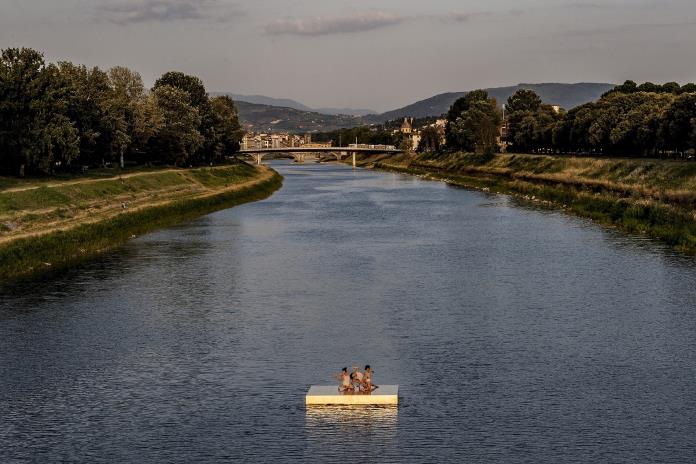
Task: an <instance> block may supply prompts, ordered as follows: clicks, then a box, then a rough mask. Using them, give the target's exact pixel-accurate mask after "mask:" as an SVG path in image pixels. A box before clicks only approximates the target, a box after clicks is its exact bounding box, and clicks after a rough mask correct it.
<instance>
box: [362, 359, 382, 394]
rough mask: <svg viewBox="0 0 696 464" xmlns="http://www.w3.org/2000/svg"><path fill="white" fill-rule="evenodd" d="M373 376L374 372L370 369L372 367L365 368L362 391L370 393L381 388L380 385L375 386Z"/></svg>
mask: <svg viewBox="0 0 696 464" xmlns="http://www.w3.org/2000/svg"><path fill="white" fill-rule="evenodd" d="M372 374H374V371H373V370H372V368H371V367H370V365H369V364H368V365H366V366H365V373H364V374H363V380H362V386H361V390H362V391H363V392H364V393H370V392H371V391H373V390H377V389H378V388H379V386H378V385H373V384H372Z"/></svg>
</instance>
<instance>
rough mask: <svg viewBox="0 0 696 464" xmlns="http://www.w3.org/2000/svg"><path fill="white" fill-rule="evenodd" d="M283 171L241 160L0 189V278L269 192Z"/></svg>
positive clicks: (59, 263)
mask: <svg viewBox="0 0 696 464" xmlns="http://www.w3.org/2000/svg"><path fill="white" fill-rule="evenodd" d="M281 184H282V178H281V176H280V175H278V174H277V173H276V172H275V171H272V170H270V169H267V168H263V167H261V168H255V167H252V166H249V165H247V164H238V165H232V166H221V167H215V168H202V169H166V170H159V171H150V172H140V173H133V174H128V175H124V176H119V177H108V178H96V179H93V178H92V179H83V180H69V181H63V182H56V181H44V182H32V183H31V184H27V185H21V186H16V185H14V186H11V187H10V188H5V189H3V190H0V279H10V278H18V277H22V276H26V275H31V274H36V273H40V272H47V271H53V270H56V269H60V268H64V267H66V266H70V265H72V264H74V263H76V262H80V261H83V260H86V259H89V258H90V257H93V256H95V255H97V254H100V253H103V252H105V251H108V250H110V249H113V248H114V247H117V246H119V245H121V244H123V243H124V242H126V241H127V240H129V239H130V238H132V237H134V236H138V235H142V234H144V233H147V232H150V231H152V230H155V229H157V228H161V227H167V226H171V225H173V224H176V223H178V222H181V221H185V220H190V219H193V218H196V217H198V216H201V215H204V214H207V213H210V212H212V211H216V210H219V209H224V208H228V207H231V206H234V205H237V204H241V203H245V202H249V201H254V200H259V199H262V198H265V197H267V196H269V195H270V194H271V193H273V192H274V191H275V190H276V189H278V188H279V187H280V186H281Z"/></svg>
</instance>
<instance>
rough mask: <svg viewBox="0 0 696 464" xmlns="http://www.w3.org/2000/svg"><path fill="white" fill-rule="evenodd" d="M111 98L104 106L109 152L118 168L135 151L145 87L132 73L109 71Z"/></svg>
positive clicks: (122, 69)
mask: <svg viewBox="0 0 696 464" xmlns="http://www.w3.org/2000/svg"><path fill="white" fill-rule="evenodd" d="M108 76H109V82H110V86H111V91H112V97H111V99H110V101H109V104H108V115H109V121H110V122H111V127H112V131H113V134H114V135H113V137H112V139H111V145H110V152H111V153H112V154H115V155H117V157H118V160H119V164H120V165H121V168H123V167H124V165H125V154H126V153H129V154H130V153H134V152H136V151H137V150H138V148H139V147H138V144H137V142H138V139H137V137H135V132H136V126H137V125H139V124H142V121H139V120H138V117H139V114H138V110H139V108H140V107H141V105H143V104H144V103H145V100H146V97H145V86H144V85H143V80H142V78H141V77H140V74H138V73H137V72H135V71H132V70H130V69H128V68H125V67H122V66H116V67H114V68H111V69H109V72H108Z"/></svg>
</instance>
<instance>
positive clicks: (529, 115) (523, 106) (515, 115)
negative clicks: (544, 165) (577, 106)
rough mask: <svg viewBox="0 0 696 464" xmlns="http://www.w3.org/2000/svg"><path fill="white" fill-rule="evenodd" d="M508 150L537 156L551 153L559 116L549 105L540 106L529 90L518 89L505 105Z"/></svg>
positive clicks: (534, 94) (537, 96)
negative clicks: (534, 153) (535, 153)
mask: <svg viewBox="0 0 696 464" xmlns="http://www.w3.org/2000/svg"><path fill="white" fill-rule="evenodd" d="M506 109H507V111H508V116H507V120H506V123H507V136H506V141H507V142H508V143H509V146H508V150H509V151H513V152H538V151H548V150H552V149H553V133H554V128H555V126H556V125H557V123H558V121H559V120H560V119H561V118H562V113H559V112H557V111H556V110H555V109H554V108H553V107H552V106H551V105H544V104H542V101H541V98H540V97H539V95H537V94H536V92H534V91H532V90H525V89H520V90H518V91H517V92H515V93H514V94H513V95H512V96H511V97H510V98H508V102H507V105H506Z"/></svg>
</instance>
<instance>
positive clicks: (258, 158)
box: [251, 153, 265, 165]
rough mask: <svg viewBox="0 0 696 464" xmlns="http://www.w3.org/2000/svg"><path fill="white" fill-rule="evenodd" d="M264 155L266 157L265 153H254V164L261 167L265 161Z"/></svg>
mask: <svg viewBox="0 0 696 464" xmlns="http://www.w3.org/2000/svg"><path fill="white" fill-rule="evenodd" d="M263 155H265V153H252V154H251V157H252V158H254V162H255V163H256V164H257V165H259V164H261V161H262V160H263Z"/></svg>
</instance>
